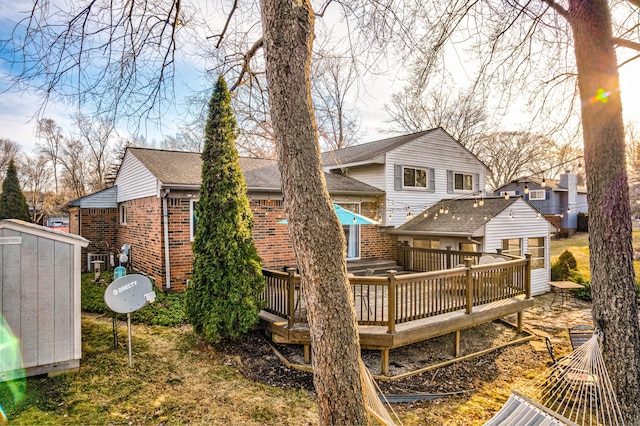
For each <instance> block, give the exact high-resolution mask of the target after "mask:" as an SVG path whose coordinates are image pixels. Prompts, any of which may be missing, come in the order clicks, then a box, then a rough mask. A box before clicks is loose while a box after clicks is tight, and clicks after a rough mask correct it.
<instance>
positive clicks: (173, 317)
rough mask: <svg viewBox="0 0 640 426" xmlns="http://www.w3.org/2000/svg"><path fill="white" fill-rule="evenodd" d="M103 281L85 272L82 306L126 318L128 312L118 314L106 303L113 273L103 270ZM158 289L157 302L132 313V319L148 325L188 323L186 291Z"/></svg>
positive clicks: (94, 311) (169, 325)
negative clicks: (97, 280) (165, 291)
mask: <svg viewBox="0 0 640 426" xmlns="http://www.w3.org/2000/svg"><path fill="white" fill-rule="evenodd" d="M101 278H102V279H101V282H95V281H94V275H93V274H92V273H91V274H83V275H82V285H81V290H80V292H81V302H80V304H81V307H82V310H83V311H84V312H92V313H96V314H107V313H108V314H111V315H115V316H116V318H120V319H126V314H116V313H115V312H113V311H112V310H111V309H109V308H108V307H107V305H106V303H104V291H105V290H106V288H107V286H108V285H109V284H110V283H111V281H112V279H113V273H111V272H103V273H102V275H101ZM155 291H156V300H155V302H153V303H151V304H149V305H147V306H145V307H144V308H142V309H140V310H139V311H136V312H133V313H131V321H132V322H134V323H140V324H148V325H164V326H168V327H173V326H177V325H182V324H185V323H186V318H185V310H184V293H164V292H162V291H158V290H157V289H155Z"/></svg>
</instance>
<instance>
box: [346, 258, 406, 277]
mask: <svg viewBox="0 0 640 426" xmlns="http://www.w3.org/2000/svg"><path fill="white" fill-rule="evenodd" d="M347 270H348V271H349V273H350V274H353V275H358V276H364V275H386V274H387V271H389V270H395V271H401V270H402V266H400V265H398V264H397V263H396V262H395V261H393V260H388V259H363V260H350V261H347ZM371 271H373V273H372V272H371Z"/></svg>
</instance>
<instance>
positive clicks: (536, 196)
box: [529, 189, 546, 201]
mask: <svg viewBox="0 0 640 426" xmlns="http://www.w3.org/2000/svg"><path fill="white" fill-rule="evenodd" d="M545 199H546V192H545V190H544V189H536V190H534V191H529V201H539V200H545Z"/></svg>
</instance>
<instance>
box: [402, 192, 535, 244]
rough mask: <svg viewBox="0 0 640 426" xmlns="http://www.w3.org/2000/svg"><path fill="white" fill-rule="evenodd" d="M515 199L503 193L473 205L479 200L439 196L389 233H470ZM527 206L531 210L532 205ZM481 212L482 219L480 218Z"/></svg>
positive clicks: (469, 234)
mask: <svg viewBox="0 0 640 426" xmlns="http://www.w3.org/2000/svg"><path fill="white" fill-rule="evenodd" d="M519 199H522V198H521V197H510V198H509V199H508V200H505V199H504V197H495V198H493V197H492V198H484V199H483V201H484V203H483V205H482V206H481V205H480V203H478V205H477V207H474V203H475V202H476V201H479V200H474V199H443V200H440V201H439V202H438V203H437V204H434V205H433V206H431V207H429V208H428V209H427V210H425V211H424V212H421V213H420V214H418V215H416V216H415V217H414V218H413V219H411V220H410V221H408V222H406V223H405V224H404V225H402V226H400V227H398V228H397V229H395V230H393V231H391V233H393V234H432V235H462V236H472V235H474V233H475V232H476V231H477V230H478V229H480V228H481V227H482V226H483V225H484V224H485V223H486V222H487V221H489V220H491V219H492V218H493V217H495V216H497V215H498V214H500V213H501V212H503V211H504V210H506V209H507V208H509V207H510V206H511V205H512V204H513V203H515V202H516V201H517V200H519ZM523 200H524V199H523ZM525 202H526V200H525ZM527 204H529V203H527ZM441 207H442V208H448V209H449V213H447V214H444V213H440V211H439V210H440V208H441ZM531 208H532V209H534V210H535V208H534V207H533V206H532V207H531ZM485 216H486V219H484V218H485ZM472 218H473V219H472Z"/></svg>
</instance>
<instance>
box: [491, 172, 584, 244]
mask: <svg viewBox="0 0 640 426" xmlns="http://www.w3.org/2000/svg"><path fill="white" fill-rule="evenodd" d="M494 193H495V195H498V196H504V195H505V194H509V195H514V196H515V195H521V196H523V197H524V198H525V199H526V200H528V201H529V202H530V203H531V205H532V206H533V207H535V208H536V209H538V210H539V211H540V213H542V214H543V215H545V216H548V218H549V220H551V221H552V222H553V223H554V225H556V227H557V228H560V229H558V231H559V232H561V233H562V234H565V235H569V234H572V233H574V232H576V229H577V228H578V214H579V213H587V211H588V207H587V189H586V187H584V186H578V177H577V176H576V175H575V174H573V173H566V174H561V175H560V179H559V180H557V181H556V180H548V181H546V180H545V181H544V183H543V179H538V178H531V177H528V178H519V179H516V180H513V181H511V182H509V183H508V184H506V185H503V186H501V187H499V188H497V189H496V190H495V191H494Z"/></svg>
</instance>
